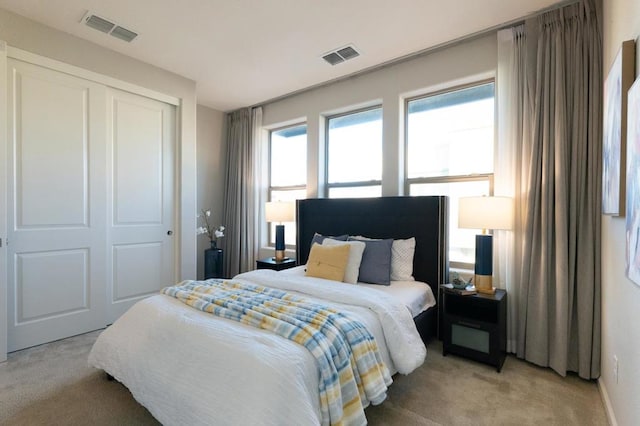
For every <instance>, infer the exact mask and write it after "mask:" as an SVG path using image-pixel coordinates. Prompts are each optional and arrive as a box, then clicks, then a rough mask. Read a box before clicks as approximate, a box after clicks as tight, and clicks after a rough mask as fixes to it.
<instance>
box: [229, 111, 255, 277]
mask: <svg viewBox="0 0 640 426" xmlns="http://www.w3.org/2000/svg"><path fill="white" fill-rule="evenodd" d="M261 126H262V108H260V107H258V108H253V109H251V108H245V109H242V110H238V111H234V112H232V113H230V114H227V117H226V129H227V140H226V142H227V163H226V164H227V176H226V178H225V186H224V187H225V195H224V215H223V216H224V222H223V223H224V224H225V227H226V229H225V232H226V235H225V238H224V239H223V244H224V245H223V248H224V250H225V276H227V277H233V276H234V275H237V274H238V273H240V272H246V271H249V270H252V269H255V261H256V252H257V249H258V238H259V236H258V230H259V224H258V218H259V205H258V196H259V194H258V193H259V191H258V190H257V178H258V174H259V163H260V162H259V159H260V158H259V152H260V141H259V140H258V138H259V134H260V133H259V132H258V131H256V129H258V128H260V127H261Z"/></svg>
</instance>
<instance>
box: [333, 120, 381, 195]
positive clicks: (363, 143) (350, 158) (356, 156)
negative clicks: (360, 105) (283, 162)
mask: <svg viewBox="0 0 640 426" xmlns="http://www.w3.org/2000/svg"><path fill="white" fill-rule="evenodd" d="M327 192H328V194H327V195H328V197H329V198H341V197H379V196H380V195H382V108H379V107H378V108H373V109H367V110H363V111H358V112H355V113H349V114H345V115H340V116H334V117H330V118H329V119H328V120H327Z"/></svg>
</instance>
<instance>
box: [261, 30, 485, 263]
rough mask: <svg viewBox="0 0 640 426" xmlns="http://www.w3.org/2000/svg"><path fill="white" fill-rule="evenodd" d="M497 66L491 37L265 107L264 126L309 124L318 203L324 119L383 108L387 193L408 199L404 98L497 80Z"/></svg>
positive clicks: (310, 190) (311, 191)
mask: <svg viewBox="0 0 640 426" xmlns="http://www.w3.org/2000/svg"><path fill="white" fill-rule="evenodd" d="M496 62H497V43H496V36H495V34H490V35H487V36H484V37H481V38H478V39H475V40H471V41H467V42H464V43H459V44H456V45H453V46H450V47H448V48H444V49H441V50H438V51H434V52H431V53H429V54H425V55H424V56H420V57H417V58H413V59H411V60H408V61H405V62H402V63H398V64H395V65H391V66H386V67H383V68H380V69H378V70H375V71H372V72H369V73H366V74H363V75H360V76H357V77H353V78H350V79H347V80H344V81H340V82H337V83H334V84H330V85H327V86H324V87H319V88H317V89H313V90H310V91H308V92H304V93H300V94H298V95H295V96H291V97H288V98H285V99H282V100H280V101H276V102H272V103H269V104H267V105H264V108H263V125H264V126H265V127H267V128H276V127H281V126H283V125H286V124H292V123H296V122H303V121H306V122H307V137H308V142H307V143H308V145H307V196H308V197H309V198H314V197H317V196H318V194H322V193H323V188H322V182H323V180H324V176H323V173H324V170H323V169H322V167H319V165H320V164H322V163H323V157H324V142H323V141H324V129H325V117H326V116H328V115H331V114H335V113H339V112H344V111H349V110H352V109H355V108H358V107H365V106H370V105H382V107H383V123H384V126H383V171H382V193H383V195H386V196H392V195H403V192H404V188H403V182H404V161H405V159H404V146H405V141H404V136H403V135H404V108H405V103H404V99H406V98H409V97H413V96H417V95H420V94H425V93H430V92H434V91H438V90H442V89H446V88H450V87H453V86H457V85H462V84H467V83H470V82H475V81H480V80H484V79H488V78H493V77H495V72H496ZM265 161H266V158H265ZM354 161H357V159H354ZM265 164H267V163H265ZM263 236H264V237H263V241H262V248H261V250H260V257H266V256H272V255H273V248H270V249H269V248H266V244H267V241H266V232H263ZM287 255H288V256H295V253H293V252H287Z"/></svg>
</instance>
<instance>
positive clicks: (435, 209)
mask: <svg viewBox="0 0 640 426" xmlns="http://www.w3.org/2000/svg"><path fill="white" fill-rule="evenodd" d="M296 212H297V217H296V224H297V234H296V240H297V242H296V246H297V250H298V251H297V263H298V265H304V264H305V263H306V262H307V258H308V256H309V250H310V249H311V241H312V239H313V235H314V234H315V233H319V234H323V235H344V234H348V235H363V236H367V237H371V238H394V239H404V238H411V237H415V239H416V248H415V254H414V258H413V276H414V278H415V280H416V281H419V282H423V283H426V284H427V285H429V287H430V288H431V291H432V293H433V295H434V297H436V299H437V297H438V286H439V285H440V284H444V283H447V282H449V279H448V277H449V257H448V256H449V255H448V247H449V243H448V198H447V197H445V196H421V197H379V198H344V199H327V198H322V199H321V198H318V199H308V200H299V201H298V204H297V208H296ZM437 312H438V309H437V306H433V307H431V308H430V309H428V310H426V311H424V312H422V313H421V314H419V315H418V316H417V317H416V318H414V319H415V322H416V326H417V328H418V332H419V333H420V336H421V337H422V339H423V341H425V342H427V341H428V340H429V339H431V338H433V337H434V336H437V335H438V314H437Z"/></svg>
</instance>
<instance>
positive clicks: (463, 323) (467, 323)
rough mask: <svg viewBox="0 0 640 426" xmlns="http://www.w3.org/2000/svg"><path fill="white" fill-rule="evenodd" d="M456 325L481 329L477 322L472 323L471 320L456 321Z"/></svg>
mask: <svg viewBox="0 0 640 426" xmlns="http://www.w3.org/2000/svg"><path fill="white" fill-rule="evenodd" d="M458 325H463V326H465V327H471V328H475V329H481V328H482V326H481V325H479V324H474V323H472V322H466V321H458Z"/></svg>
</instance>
